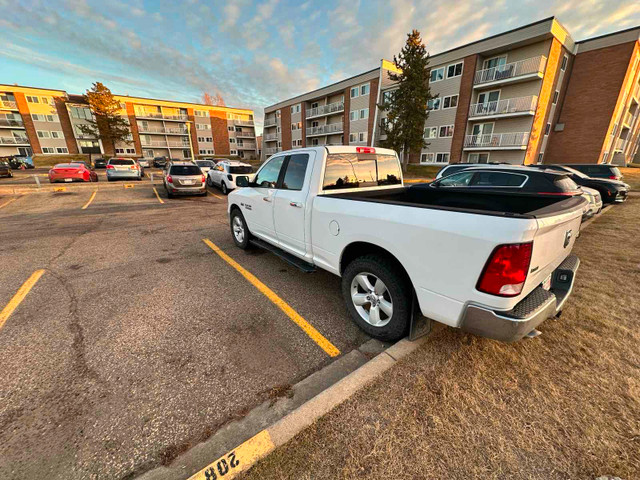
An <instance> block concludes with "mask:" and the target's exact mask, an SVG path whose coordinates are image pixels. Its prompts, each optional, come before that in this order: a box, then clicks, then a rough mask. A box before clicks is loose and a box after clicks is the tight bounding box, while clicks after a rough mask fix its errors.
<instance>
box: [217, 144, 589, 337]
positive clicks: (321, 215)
mask: <svg viewBox="0 0 640 480" xmlns="http://www.w3.org/2000/svg"><path fill="white" fill-rule="evenodd" d="M521 170H523V171H524V169H521ZM527 170H528V169H527ZM523 175H524V176H525V177H526V175H527V174H526V173H523ZM237 183H238V186H239V187H245V188H240V189H238V190H236V191H234V192H232V193H231V194H230V195H229V204H228V208H229V219H230V225H231V233H232V235H233V239H234V242H235V244H236V245H237V246H238V247H240V248H243V249H244V248H247V247H249V245H250V244H251V243H258V244H261V245H263V246H265V245H267V246H268V247H269V248H270V249H272V250H273V249H274V248H276V249H277V250H278V251H280V252H281V253H283V252H286V253H284V255H288V256H290V257H291V258H293V259H297V261H299V262H300V263H301V264H303V265H307V266H309V267H310V268H313V267H319V268H322V269H324V270H327V271H329V272H331V273H333V274H335V275H339V276H341V277H342V293H343V296H344V300H345V302H346V306H347V309H348V310H349V312H350V314H351V316H352V318H353V319H354V321H355V322H356V323H357V324H358V325H359V326H360V327H361V328H362V329H363V330H365V331H366V332H367V333H368V334H369V335H371V336H373V337H376V338H379V339H383V340H396V339H399V338H401V337H402V336H404V335H406V334H407V332H408V330H409V326H410V324H411V322H412V321H413V318H417V317H418V316H419V314H418V315H417V316H416V315H413V314H412V311H417V312H421V313H422V315H424V317H427V318H428V319H431V320H435V321H438V322H441V323H444V324H446V325H449V326H451V327H457V328H462V329H464V330H466V331H468V332H471V333H474V334H477V335H482V336H486V337H490V338H494V339H497V340H502V341H515V340H518V339H520V338H522V337H523V336H525V335H528V334H531V333H533V332H535V333H537V331H536V330H535V329H536V327H537V326H538V325H539V324H540V323H541V322H543V321H544V320H545V319H546V318H549V317H551V316H554V315H557V314H559V313H560V311H561V308H562V305H563V304H564V302H565V300H566V299H567V297H568V296H569V295H570V293H571V289H572V286H573V280H574V274H575V272H576V270H577V269H578V265H579V260H578V258H577V257H576V256H575V255H570V252H571V249H572V247H573V244H574V242H575V239H576V237H577V235H578V233H579V229H580V220H581V215H582V207H583V203H584V202H585V200H584V199H582V198H581V197H579V196H578V197H574V196H561V195H558V194H549V195H547V196H545V195H541V196H539V197H535V198H532V199H531V201H529V200H526V199H525V201H522V199H521V201H514V202H512V201H511V200H512V199H513V197H510V196H509V195H507V194H504V193H500V192H498V191H496V192H495V193H494V192H489V193H487V191H486V189H485V191H484V192H483V193H481V192H479V191H478V192H477V194H476V193H475V192H472V193H469V192H465V193H460V192H457V191H452V190H447V189H446V188H442V189H435V188H432V189H428V188H425V186H424V185H423V186H413V187H412V186H409V187H407V186H405V185H404V184H403V178H402V171H401V166H400V162H399V160H398V157H397V155H396V153H395V152H394V151H393V150H388V149H381V148H372V147H348V146H326V147H312V148H302V149H297V150H291V151H286V152H280V153H278V154H276V155H274V156H272V157H271V158H269V160H267V161H266V162H265V163H264V164H263V165H262V166H261V168H260V169H259V170H258V172H257V173H256V176H255V177H254V179H253V180H252V181H251V182H249V179H248V178H246V177H244V178H243V177H240V178H239V179H238V181H237ZM525 183H526V180H525ZM416 187H419V188H416ZM429 190H433V192H431V191H429ZM454 190H455V189H454ZM427 193H428V195H427ZM543 193H544V192H543ZM474 194H475V195H476V196H475V197H473V195H474ZM472 197H473V198H472ZM487 199H488V200H487ZM483 202H486V204H487V206H486V208H484V207H483ZM414 302H415V303H414Z"/></svg>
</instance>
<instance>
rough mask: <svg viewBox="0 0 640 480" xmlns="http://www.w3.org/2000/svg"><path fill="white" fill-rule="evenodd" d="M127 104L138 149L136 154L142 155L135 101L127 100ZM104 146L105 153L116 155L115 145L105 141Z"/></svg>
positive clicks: (134, 141)
mask: <svg viewBox="0 0 640 480" xmlns="http://www.w3.org/2000/svg"><path fill="white" fill-rule="evenodd" d="M125 105H126V107H127V117H129V125H130V130H131V136H132V137H133V145H134V148H135V149H136V154H138V155H142V143H141V142H140V132H139V130H138V122H137V121H136V113H135V110H134V108H133V103H131V102H126V103H125ZM102 148H103V149H104V153H105V154H107V155H115V152H114V151H113V145H106V144H105V143H104V142H103V143H102ZM107 150H111V153H109V152H108V151H107Z"/></svg>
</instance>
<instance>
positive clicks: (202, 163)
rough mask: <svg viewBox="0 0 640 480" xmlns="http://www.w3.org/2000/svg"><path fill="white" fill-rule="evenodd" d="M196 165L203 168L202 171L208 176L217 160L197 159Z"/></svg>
mask: <svg viewBox="0 0 640 480" xmlns="http://www.w3.org/2000/svg"><path fill="white" fill-rule="evenodd" d="M196 165H198V166H199V167H200V170H202V173H204V174H205V176H207V175H208V174H209V170H211V169H212V168H213V167H215V166H216V162H214V161H213V160H206V159H199V160H196Z"/></svg>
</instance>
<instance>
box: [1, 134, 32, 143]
mask: <svg viewBox="0 0 640 480" xmlns="http://www.w3.org/2000/svg"><path fill="white" fill-rule="evenodd" d="M0 145H29V139H28V138H27V137H22V136H20V137H18V136H14V137H0Z"/></svg>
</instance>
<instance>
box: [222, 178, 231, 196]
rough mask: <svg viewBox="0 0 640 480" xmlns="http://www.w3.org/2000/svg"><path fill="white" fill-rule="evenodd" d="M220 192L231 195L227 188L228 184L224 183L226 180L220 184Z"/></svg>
mask: <svg viewBox="0 0 640 480" xmlns="http://www.w3.org/2000/svg"><path fill="white" fill-rule="evenodd" d="M220 190H221V191H222V194H223V195H229V189H228V188H227V184H226V183H224V180H223V181H222V182H221V183H220Z"/></svg>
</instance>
